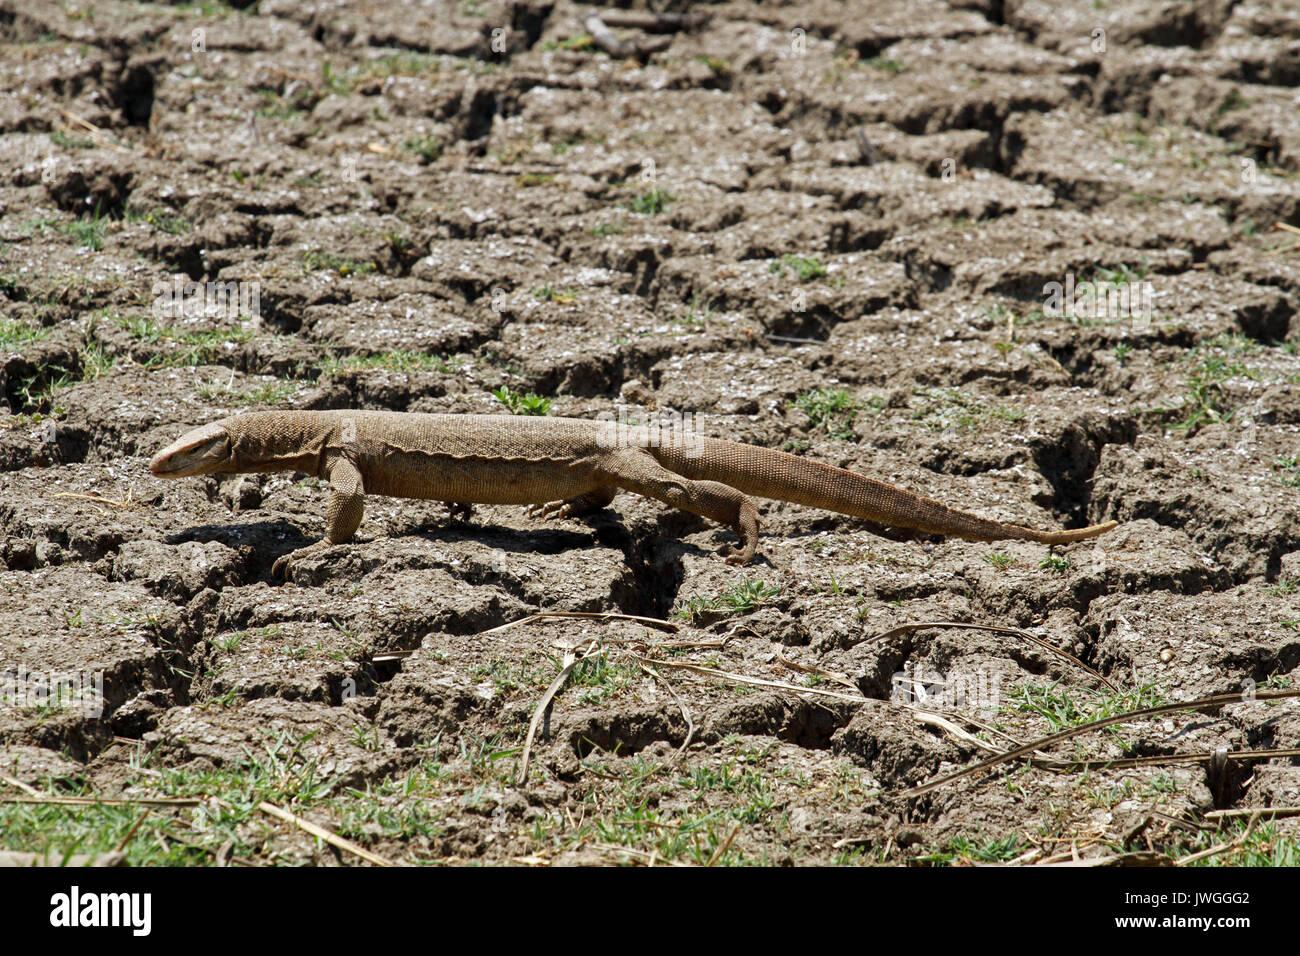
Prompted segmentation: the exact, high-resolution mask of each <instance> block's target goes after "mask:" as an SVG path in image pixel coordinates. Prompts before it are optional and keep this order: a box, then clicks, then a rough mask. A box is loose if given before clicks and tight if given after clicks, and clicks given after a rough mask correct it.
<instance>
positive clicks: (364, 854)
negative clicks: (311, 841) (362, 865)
mask: <svg viewBox="0 0 1300 956" xmlns="http://www.w3.org/2000/svg"><path fill="white" fill-rule="evenodd" d="M257 809H259V810H261V811H262V812H263V813H265V814H268V815H270V816H273V817H276V818H277V819H280V820H283V821H284V822H285V823H289V824H292V825H293V826H296V827H298V828H299V829H300V830H306V831H307V832H308V833H310V834H311V835H312V836H314V837H316V839H318V840H324V841H325V842H326V843H328V844H329V845H330V846H332V847H335V848H337V849H340V850H344V851H346V852H348V853H351V854H353V855H354V856H359V857H361V859H363V860H365V861H366V862H367V863H373V864H374V865H375V866H392V865H393V863H392V861H391V860H386V859H384V858H383V857H382V856H380V855H379V854H377V853H371V852H370V851H369V850H367V849H366V848H365V847H363V846H358V845H357V844H355V843H353V842H352V841H351V840H345V839H344V838H343V837H341V836H339V835H338V834H337V833H333V832H331V831H329V830H326V829H325V828H324V827H322V826H318V825H317V824H315V823H312V822H311V821H310V820H304V819H303V818H302V817H300V816H298V815H297V814H296V813H290V812H289V811H288V810H284V809H281V808H280V807H277V806H276V805H275V804H274V803H267V802H266V801H265V800H263V801H262V802H261V803H259V804H258V805H257Z"/></svg>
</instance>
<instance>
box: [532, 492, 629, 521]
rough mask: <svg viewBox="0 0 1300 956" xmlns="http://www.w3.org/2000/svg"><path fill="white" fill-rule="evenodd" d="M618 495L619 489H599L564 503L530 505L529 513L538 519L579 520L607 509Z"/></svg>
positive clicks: (552, 502) (568, 499)
mask: <svg viewBox="0 0 1300 956" xmlns="http://www.w3.org/2000/svg"><path fill="white" fill-rule="evenodd" d="M616 494H618V489H617V488H615V487H613V486H610V487H606V488H597V489H596V490H595V491H589V492H587V493H586V494H585V495H576V496H575V497H573V498H566V499H564V500H563V501H551V502H548V503H547V504H544V505H529V506H528V513H529V514H530V515H533V516H534V517H538V518H549V517H551V516H552V515H554V516H555V517H557V518H577V517H580V516H581V515H586V514H591V513H592V512H593V511H600V510H601V509H602V508H605V507H607V506H608V505H609V504H610V502H612V501H613V500H614V496H615V495H616Z"/></svg>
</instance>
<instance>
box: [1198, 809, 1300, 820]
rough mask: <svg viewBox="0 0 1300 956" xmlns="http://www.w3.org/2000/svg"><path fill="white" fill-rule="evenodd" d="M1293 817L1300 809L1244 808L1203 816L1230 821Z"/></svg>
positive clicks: (1211, 812) (1218, 811) (1214, 811)
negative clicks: (1247, 818)
mask: <svg viewBox="0 0 1300 956" xmlns="http://www.w3.org/2000/svg"><path fill="white" fill-rule="evenodd" d="M1254 816H1258V817H1268V818H1269V819H1272V818H1273V817H1295V816H1300V807H1246V808H1244V809H1241V810H1211V811H1210V812H1209V813H1207V814H1206V815H1205V819H1207V820H1230V819H1232V818H1234V817H1254Z"/></svg>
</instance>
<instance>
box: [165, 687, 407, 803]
mask: <svg viewBox="0 0 1300 956" xmlns="http://www.w3.org/2000/svg"><path fill="white" fill-rule="evenodd" d="M366 724H367V722H366V721H364V720H363V719H361V718H360V716H359V715H358V714H356V713H354V712H353V711H352V710H351V709H349V708H342V707H330V706H327V705H325V704H315V703H307V702H304V701H284V700H280V699H278V698H274V697H266V698H262V699H261V700H254V701H250V702H248V703H247V704H244V705H242V706H237V707H228V708H221V707H209V708H206V709H204V708H200V707H173V708H172V709H171V710H169V711H167V713H166V715H165V716H164V717H163V718H162V720H160V721H159V723H158V728H157V729H156V730H152V731H150V732H149V733H147V734H145V736H144V743H145V746H146V747H148V748H149V749H150V750H151V751H153V752H154V753H155V754H156V756H157V759H158V760H159V762H160V763H161V764H162V765H164V766H173V767H174V766H179V765H181V764H185V763H187V762H189V761H191V760H196V759H198V760H207V761H210V762H211V763H212V764H213V765H215V766H217V767H228V768H234V767H238V766H241V765H246V764H248V763H249V762H250V759H251V760H261V761H265V760H267V759H268V754H271V753H275V754H278V756H279V758H280V759H282V760H301V761H302V763H303V764H304V765H313V772H314V773H315V775H316V776H317V777H318V778H319V779H322V780H326V779H331V778H332V779H335V780H336V781H337V785H338V786H353V785H359V784H364V783H365V782H366V781H368V780H377V779H380V778H382V777H385V776H388V775H389V774H391V773H394V772H397V771H399V770H401V769H402V768H403V767H405V766H407V765H409V764H410V762H411V761H410V759H409V757H408V756H406V755H404V754H402V753H400V752H399V751H397V750H396V749H395V748H394V747H393V746H392V744H391V743H390V742H389V741H387V740H386V739H385V738H384V736H383V734H382V733H381V732H380V729H379V728H367V727H366ZM376 746H377V747H378V749H377V750H376V749H375V747H376Z"/></svg>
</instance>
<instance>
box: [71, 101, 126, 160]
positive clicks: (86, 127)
mask: <svg viewBox="0 0 1300 956" xmlns="http://www.w3.org/2000/svg"><path fill="white" fill-rule="evenodd" d="M59 115H60V116H62V117H63V118H64V119H65V120H67V121H68V122H70V123H72V124H74V125H73V126H66V127H64V128H63V129H62V130H61V132H66V133H82V134H84V135H86V136H89V137H90V138H91V139H92V140H94V141H95V145H96V146H103V147H104V148H105V149H113V150H116V151H117V152H119V153H129V152H131V151H130V150H129V149H127V148H126V147H125V146H122V145H119V144H118V143H115V142H113V140H112V138H111V137H109V136H108V135H107V134H105V133H104V131H103V130H102V129H100V128H99V127H98V126H96V125H95V124H94V123H92V122H91V121H90V120H88V119H86V118H85V117H84V116H78V115H77V114H76V113H73V112H71V111H69V110H64V109H61V110H59Z"/></svg>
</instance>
